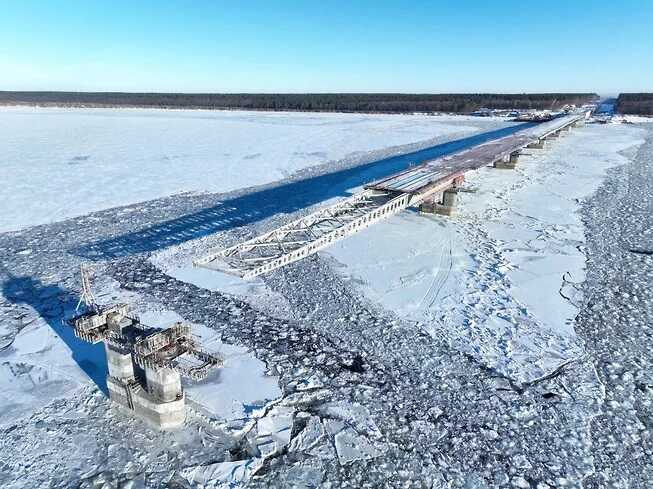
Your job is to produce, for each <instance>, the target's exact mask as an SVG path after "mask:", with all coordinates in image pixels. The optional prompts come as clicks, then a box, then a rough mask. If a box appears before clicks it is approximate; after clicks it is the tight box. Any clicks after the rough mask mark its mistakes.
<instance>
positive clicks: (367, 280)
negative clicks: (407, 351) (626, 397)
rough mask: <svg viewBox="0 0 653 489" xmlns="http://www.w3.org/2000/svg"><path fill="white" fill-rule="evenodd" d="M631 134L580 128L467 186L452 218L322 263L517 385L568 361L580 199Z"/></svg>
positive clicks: (636, 137)
mask: <svg viewBox="0 0 653 489" xmlns="http://www.w3.org/2000/svg"><path fill="white" fill-rule="evenodd" d="M642 134H643V132H642V130H641V129H637V128H634V127H632V126H611V127H600V126H592V127H590V126H588V127H586V128H584V129H581V130H574V131H573V132H572V133H571V135H570V136H566V137H564V138H562V139H560V140H558V141H555V142H554V143H552V144H551V145H549V146H548V147H547V149H546V150H544V151H539V152H538V151H536V150H534V151H533V153H532V155H530V156H525V157H522V159H521V162H520V165H519V166H518V169H517V170H516V171H514V172H511V171H502V170H495V169H492V168H484V169H481V170H479V171H477V172H474V173H473V174H469V175H468V177H467V184H466V187H467V188H468V189H470V190H473V191H472V192H469V193H461V194H459V195H460V201H461V205H460V214H459V217H457V218H454V219H448V218H442V217H430V216H420V215H418V214H416V213H410V212H409V213H403V214H401V215H398V216H395V217H393V218H391V219H389V220H388V221H385V222H381V223H380V224H377V225H375V226H372V227H371V228H369V229H367V230H365V231H363V232H361V233H359V234H357V235H354V236H352V237H351V238H349V239H347V240H344V241H341V242H338V243H336V244H335V245H334V246H333V247H332V248H330V249H329V250H328V251H326V252H325V253H326V254H328V255H330V256H332V257H334V258H335V260H336V261H337V262H338V263H339V265H336V267H337V268H338V270H339V271H340V273H341V274H343V275H344V276H346V277H348V278H349V279H350V280H351V282H352V283H353V284H355V285H356V286H358V287H359V288H360V290H361V291H362V293H363V294H364V295H365V296H366V297H368V298H369V299H370V300H371V301H373V302H376V303H378V304H380V305H381V306H383V307H385V308H387V309H390V310H392V311H394V312H395V313H396V314H397V315H398V316H399V317H404V318H408V319H412V320H414V321H416V322H417V323H419V324H420V325H422V327H424V328H426V329H427V330H428V331H429V332H430V333H431V334H433V335H437V336H443V337H444V338H446V339H447V340H448V341H449V342H450V343H451V344H452V345H453V346H454V347H456V348H458V349H460V350H462V351H465V352H467V353H469V354H470V355H472V356H473V357H475V358H477V359H478V360H479V361H480V362H481V363H483V364H485V365H487V366H488V367H491V368H494V369H497V370H499V371H500V372H502V373H504V374H506V375H509V376H511V377H512V378H514V379H515V380H516V381H519V382H526V381H531V380H534V379H536V378H538V377H540V376H541V375H543V374H545V373H546V372H549V371H550V370H551V369H553V368H555V367H557V366H559V365H561V364H562V363H564V362H566V361H568V360H570V359H573V358H575V357H577V356H578V355H579V354H581V352H582V350H581V348H580V345H579V344H578V343H577V341H576V338H575V334H574V330H573V319H574V317H575V316H576V314H577V312H578V309H577V307H576V305H575V303H576V300H577V298H576V297H575V294H576V287H575V284H577V283H578V282H581V281H582V280H583V278H584V262H585V256H584V255H583V253H582V243H583V241H584V237H583V227H582V223H581V220H580V217H579V214H578V211H579V202H580V199H583V198H586V197H587V196H589V195H590V194H591V193H592V192H594V191H595V190H596V189H597V188H598V186H599V185H600V183H601V181H602V179H603V177H604V174H605V171H606V170H607V169H608V168H610V167H613V166H617V165H621V164H624V163H625V162H627V158H626V157H624V156H622V155H621V154H619V153H620V151H622V150H624V149H626V148H629V147H631V146H634V145H638V144H641V143H642V139H641V137H642Z"/></svg>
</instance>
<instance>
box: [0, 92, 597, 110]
mask: <svg viewBox="0 0 653 489" xmlns="http://www.w3.org/2000/svg"><path fill="white" fill-rule="evenodd" d="M596 97H597V96H596V94H593V93H530V94H416V95H410V94H401V93H333V94H331V93H294V94H262V93H257V94H254V93H230V94H218V93H206V94H205V93H118V92H0V104H5V105H8V104H29V105H44V106H48V105H56V106H72V107H159V108H179V109H180V108H188V109H251V110H290V111H293V110H300V111H324V112H384V113H406V112H456V113H468V112H473V111H475V110H478V109H480V108H484V107H487V108H492V109H514V108H519V109H559V108H560V107H562V106H564V105H566V104H576V105H579V104H583V103H586V102H589V101H592V100H594V99H596Z"/></svg>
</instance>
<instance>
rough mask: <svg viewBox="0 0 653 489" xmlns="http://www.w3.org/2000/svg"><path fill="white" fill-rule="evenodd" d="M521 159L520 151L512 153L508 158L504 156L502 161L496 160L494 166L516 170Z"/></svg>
mask: <svg viewBox="0 0 653 489" xmlns="http://www.w3.org/2000/svg"><path fill="white" fill-rule="evenodd" d="M518 161H519V152H518V151H516V152H514V153H510V156H509V157H508V158H507V159H506V158H504V159H503V160H501V161H495V162H494V168H497V169H499V170H514V169H515V167H516V166H517V162H518Z"/></svg>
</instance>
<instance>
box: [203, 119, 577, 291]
mask: <svg viewBox="0 0 653 489" xmlns="http://www.w3.org/2000/svg"><path fill="white" fill-rule="evenodd" d="M582 118H584V114H574V115H569V116H564V117H559V118H556V119H553V120H552V121H550V122H545V123H542V124H539V125H538V126H536V127H532V128H529V129H525V130H523V131H520V132H519V133H515V134H513V135H511V136H506V137H503V138H500V139H497V140H495V141H490V142H487V143H483V144H480V145H478V146H475V147H473V148H470V149H468V150H464V151H460V152H458V153H455V154H453V155H450V156H446V157H443V158H438V159H436V160H433V161H428V162H426V163H424V164H422V165H419V166H415V167H412V168H409V169H408V170H405V171H403V172H399V173H396V174H394V175H392V176H390V177H388V178H385V179H382V180H379V181H377V182H374V183H371V184H370V185H367V186H366V187H365V190H363V191H362V192H360V193H358V194H356V195H354V196H352V197H350V198H348V199H344V200H342V201H340V202H338V203H336V204H334V205H331V206H328V207H324V208H322V209H319V210H318V211H316V212H313V213H312V214H309V215H308V216H305V217H302V218H300V219H297V220H295V221H292V222H290V223H288V224H286V225H284V226H281V227H279V228H277V229H275V230H273V231H270V232H268V233H265V234H263V235H261V236H258V237H256V238H254V239H250V240H248V241H245V242H243V243H240V244H237V245H235V246H232V247H230V248H226V249H222V250H217V251H214V252H211V253H209V254H208V255H206V256H204V257H202V258H199V259H197V260H195V261H194V262H193V263H194V265H196V266H200V267H204V268H210V269H213V270H219V271H223V272H227V273H231V274H234V275H238V276H241V277H243V278H253V277H255V276H257V275H261V274H263V273H267V272H270V271H272V270H275V269H277V268H280V267H283V266H285V265H287V264H289V263H292V262H295V261H297V260H301V259H303V258H305V257H306V256H309V255H311V254H313V253H316V252H317V251H319V250H321V249H323V248H326V247H327V246H329V245H330V244H331V243H333V242H334V241H338V240H340V239H343V238H345V237H346V236H349V235H351V234H354V233H357V232H358V231H361V230H362V229H364V228H366V227H368V226H370V225H371V224H373V223H375V222H377V221H379V220H381V219H385V218H386V217H389V216H391V215H394V214H397V213H398V212H401V211H402V210H404V209H406V208H407V207H411V206H416V205H418V204H419V203H420V202H422V201H423V200H424V199H426V198H427V197H429V196H431V195H433V194H435V193H437V192H441V191H442V190H445V189H447V188H449V187H451V186H453V185H454V182H456V181H457V179H458V178H460V177H461V176H462V175H464V174H465V173H466V172H468V171H470V170H474V169H478V168H481V167H483V166H487V165H491V164H492V163H494V162H496V161H500V160H502V159H504V158H507V157H509V156H510V155H511V154H513V153H518V152H519V151H520V150H521V149H523V148H524V147H526V146H527V145H529V144H530V143H533V142H538V141H540V140H541V139H543V138H545V137H547V136H548V135H550V134H552V133H555V132H557V131H559V130H561V129H563V128H565V127H567V126H570V125H572V124H574V123H575V122H577V121H578V120H580V119H582Z"/></svg>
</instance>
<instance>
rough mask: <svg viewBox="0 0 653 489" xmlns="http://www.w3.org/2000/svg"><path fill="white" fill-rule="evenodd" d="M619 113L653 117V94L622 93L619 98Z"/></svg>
mask: <svg viewBox="0 0 653 489" xmlns="http://www.w3.org/2000/svg"><path fill="white" fill-rule="evenodd" d="M617 112H620V113H622V114H639V115H653V93H622V94H619V98H617Z"/></svg>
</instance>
